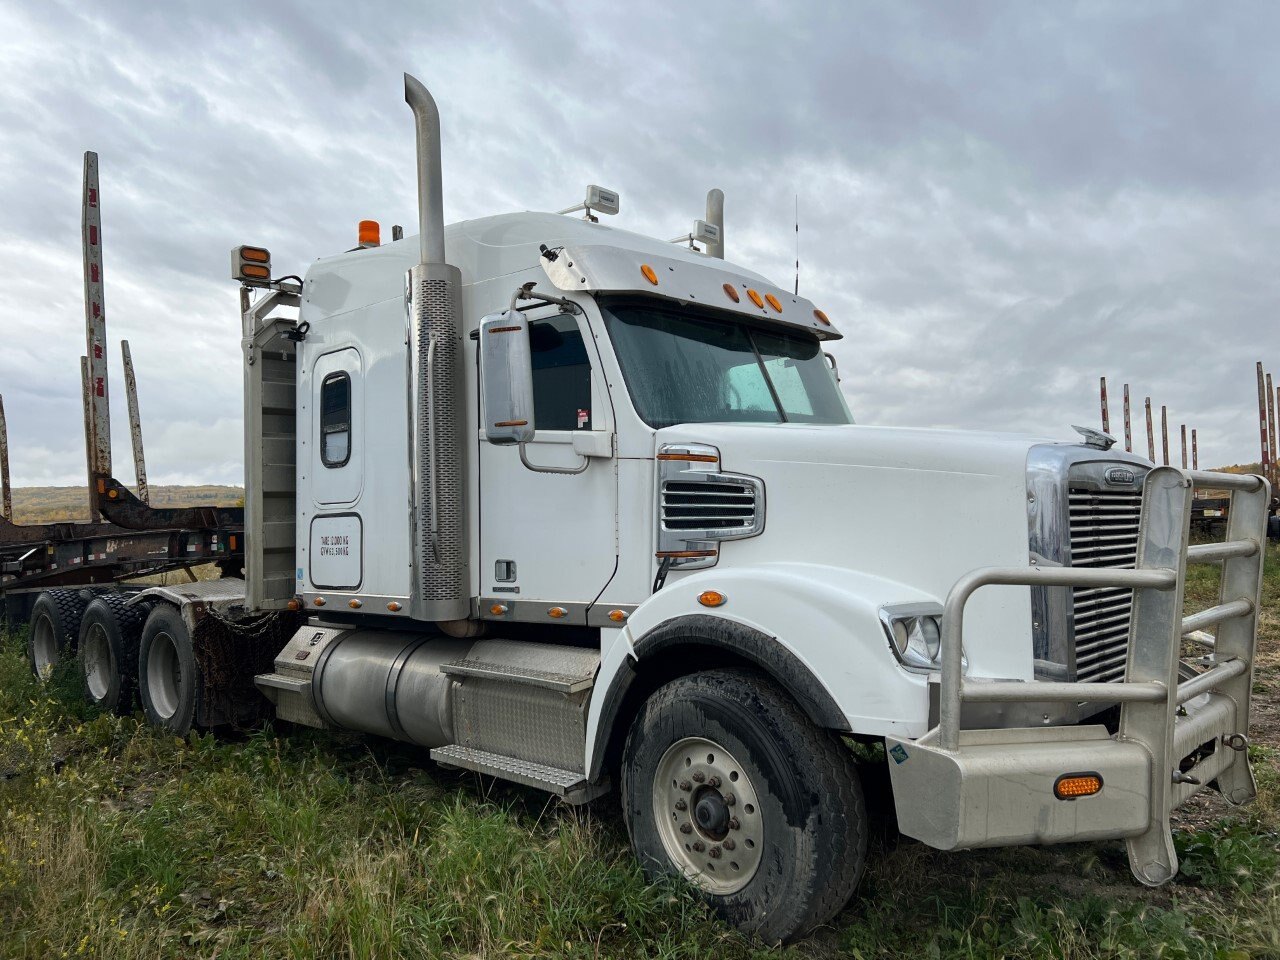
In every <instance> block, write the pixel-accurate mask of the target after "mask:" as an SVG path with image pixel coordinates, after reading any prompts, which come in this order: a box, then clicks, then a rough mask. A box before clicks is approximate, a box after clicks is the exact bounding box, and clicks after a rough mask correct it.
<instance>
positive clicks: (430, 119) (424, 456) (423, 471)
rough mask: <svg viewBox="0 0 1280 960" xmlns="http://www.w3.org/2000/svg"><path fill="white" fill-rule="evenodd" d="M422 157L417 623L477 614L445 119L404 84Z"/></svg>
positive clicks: (414, 285) (416, 315)
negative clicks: (448, 256) (449, 259)
mask: <svg viewBox="0 0 1280 960" xmlns="http://www.w3.org/2000/svg"><path fill="white" fill-rule="evenodd" d="M404 99H405V102H406V103H408V104H409V107H410V109H412V110H413V119H414V126H415V131H416V139H417V156H418V220H419V224H418V226H419V243H420V244H421V254H420V258H419V262H418V265H417V266H415V267H413V268H412V269H411V270H410V271H409V275H408V278H407V281H406V290H405V305H406V308H407V312H408V324H409V344H410V364H409V366H410V370H409V377H410V381H409V392H410V408H409V410H410V417H411V418H412V427H411V430H410V436H411V438H412V439H411V442H412V451H411V452H412V457H411V469H412V484H413V531H414V534H413V537H414V546H413V565H414V568H413V595H412V601H411V607H410V609H411V612H412V614H413V616H414V618H415V619H418V620H429V621H447V620H460V619H463V618H465V617H467V616H468V615H469V614H470V609H471V586H470V579H471V578H470V574H469V571H468V555H467V554H468V541H469V537H468V530H467V518H466V515H465V512H464V504H465V502H466V490H467V486H466V479H467V477H466V447H465V443H464V438H463V431H464V426H465V421H466V408H465V398H464V386H463V384H464V380H463V370H462V359H463V349H462V342H463V340H462V338H463V333H464V331H463V330H462V274H461V272H460V271H459V270H458V268H457V267H453V266H450V265H449V264H447V263H445V259H444V258H445V252H444V193H443V186H442V180H443V178H442V176H441V163H440V111H439V109H438V108H437V107H436V102H435V100H434V99H433V98H432V96H431V94H430V92H429V91H428V90H427V88H426V87H424V86H423V85H422V84H421V83H420V82H419V81H418V80H417V79H415V78H414V77H411V76H409V74H407V73H406V74H405V75H404Z"/></svg>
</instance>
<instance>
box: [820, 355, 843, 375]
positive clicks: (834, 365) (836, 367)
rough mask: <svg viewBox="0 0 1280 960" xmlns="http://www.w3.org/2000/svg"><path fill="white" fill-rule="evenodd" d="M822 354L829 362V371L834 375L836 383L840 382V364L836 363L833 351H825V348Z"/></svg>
mask: <svg viewBox="0 0 1280 960" xmlns="http://www.w3.org/2000/svg"><path fill="white" fill-rule="evenodd" d="M822 355H823V356H824V357H826V358H827V362H828V363H830V364H831V372H832V373H834V374H835V375H836V383H839V382H840V365H839V364H838V363H836V357H835V354H833V353H827V352H826V351H825V350H824V351H823V352H822Z"/></svg>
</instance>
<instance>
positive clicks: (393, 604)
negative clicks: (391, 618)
mask: <svg viewBox="0 0 1280 960" xmlns="http://www.w3.org/2000/svg"><path fill="white" fill-rule="evenodd" d="M387 609H388V610H390V611H391V612H392V613H399V612H400V609H401V608H400V604H398V603H396V602H395V601H394V600H392V601H391V602H390V603H388V604H387Z"/></svg>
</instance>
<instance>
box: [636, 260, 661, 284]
mask: <svg viewBox="0 0 1280 960" xmlns="http://www.w3.org/2000/svg"><path fill="white" fill-rule="evenodd" d="M640 272H641V273H643V274H644V278H645V279H646V280H648V281H649V282H650V283H652V284H653V285H654V286H655V287H656V286H657V285H658V275H657V274H656V273H655V272H654V270H653V267H651V266H649V265H648V264H647V263H642V264H641V265H640Z"/></svg>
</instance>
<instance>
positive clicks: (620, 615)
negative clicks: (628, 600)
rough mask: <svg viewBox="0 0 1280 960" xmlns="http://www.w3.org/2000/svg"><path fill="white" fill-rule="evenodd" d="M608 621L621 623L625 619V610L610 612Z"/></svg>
mask: <svg viewBox="0 0 1280 960" xmlns="http://www.w3.org/2000/svg"><path fill="white" fill-rule="evenodd" d="M609 619H610V620H612V621H613V622H614V623H621V622H622V621H623V620H625V619H627V613H626V611H625V610H610V611H609Z"/></svg>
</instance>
